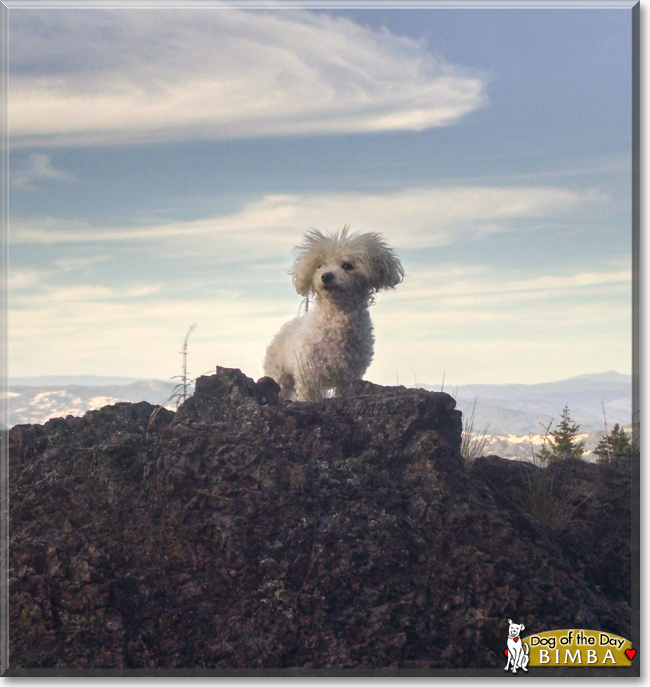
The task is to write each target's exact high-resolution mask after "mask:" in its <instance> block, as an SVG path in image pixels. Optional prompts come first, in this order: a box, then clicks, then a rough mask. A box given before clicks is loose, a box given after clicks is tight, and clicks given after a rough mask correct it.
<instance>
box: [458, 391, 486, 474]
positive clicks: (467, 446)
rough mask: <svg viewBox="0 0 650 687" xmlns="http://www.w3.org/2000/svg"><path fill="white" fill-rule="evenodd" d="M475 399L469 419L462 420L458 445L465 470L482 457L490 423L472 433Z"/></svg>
mask: <svg viewBox="0 0 650 687" xmlns="http://www.w3.org/2000/svg"><path fill="white" fill-rule="evenodd" d="M476 400H477V399H476V398H475V399H474V405H473V406H472V412H471V413H470V415H469V417H467V418H464V422H463V433H462V438H461V443H460V453H461V455H462V456H463V463H464V464H465V467H466V468H469V466H470V465H471V464H472V463H473V462H474V461H475V460H476V459H477V458H480V457H481V456H482V455H483V452H484V451H485V445H486V443H487V436H486V435H487V431H488V429H489V427H490V423H489V422H488V423H486V424H485V425H483V427H482V428H481V429H480V430H479V431H478V432H475V431H474V417H475V413H476Z"/></svg>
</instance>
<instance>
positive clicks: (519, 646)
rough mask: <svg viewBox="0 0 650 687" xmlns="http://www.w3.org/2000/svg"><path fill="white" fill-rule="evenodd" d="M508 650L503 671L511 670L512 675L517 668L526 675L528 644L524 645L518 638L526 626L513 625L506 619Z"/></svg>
mask: <svg viewBox="0 0 650 687" xmlns="http://www.w3.org/2000/svg"><path fill="white" fill-rule="evenodd" d="M508 623H509V624H510V626H509V627H508V648H507V650H506V653H507V654H508V662H507V663H506V667H505V670H512V672H513V673H516V672H517V669H518V668H521V669H522V670H523V671H525V672H526V673H527V672H528V668H526V666H527V665H528V661H529V656H528V653H529V651H530V649H529V648H528V644H524V643H523V642H522V641H521V637H520V636H519V635H520V634H521V632H522V631H523V630H525V629H526V626H525V625H523V624H518V623H513V622H512V620H510V618H508Z"/></svg>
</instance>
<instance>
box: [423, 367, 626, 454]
mask: <svg viewBox="0 0 650 687" xmlns="http://www.w3.org/2000/svg"><path fill="white" fill-rule="evenodd" d="M418 386H421V387H422V388H425V389H429V390H431V391H440V387H439V386H433V385H427V384H423V385H418ZM445 391H447V392H448V393H450V394H451V395H452V396H454V397H455V398H456V402H457V404H458V408H459V409H460V410H461V411H462V413H463V416H464V417H465V419H466V420H467V418H469V417H470V415H471V413H472V410H474V425H473V426H474V431H475V432H476V431H482V430H483V429H484V428H485V427H486V425H487V434H488V435H489V436H490V437H491V439H490V443H489V446H490V450H491V451H492V452H494V453H496V454H497V455H500V456H504V457H515V456H521V455H522V454H523V455H530V439H529V435H530V434H532V435H540V434H544V433H545V429H544V428H546V427H548V426H549V424H550V423H551V422H553V425H552V427H551V430H553V429H554V428H555V426H556V423H557V422H558V420H559V417H560V415H561V413H562V409H563V408H564V406H565V405H568V406H569V411H570V413H571V419H572V420H573V421H574V422H576V423H578V424H579V425H580V429H581V431H582V432H583V433H584V435H585V436H584V439H585V443H586V446H587V448H588V449H593V448H594V447H595V446H596V444H597V443H598V439H599V438H600V436H601V435H602V433H603V432H604V429H605V417H606V418H607V425H608V427H609V428H610V429H611V427H612V426H613V425H614V423H616V422H618V423H619V424H620V425H621V426H623V427H626V426H629V425H631V424H632V377H631V376H630V375H624V374H621V373H619V372H613V371H612V372H603V373H600V374H585V375H579V376H577V377H571V378H570V379H563V380H560V381H558V382H547V383H544V384H466V385H463V386H459V387H457V388H455V389H450V388H446V389H445ZM603 406H604V413H605V415H603Z"/></svg>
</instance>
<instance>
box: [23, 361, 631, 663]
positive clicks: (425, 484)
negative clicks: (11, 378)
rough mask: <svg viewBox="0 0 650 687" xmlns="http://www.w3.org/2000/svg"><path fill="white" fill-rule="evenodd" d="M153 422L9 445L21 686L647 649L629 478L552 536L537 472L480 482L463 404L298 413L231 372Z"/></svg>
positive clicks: (365, 402) (351, 402)
mask: <svg viewBox="0 0 650 687" xmlns="http://www.w3.org/2000/svg"><path fill="white" fill-rule="evenodd" d="M153 410H154V407H153V406H151V405H149V404H148V403H135V404H129V403H118V404H116V405H114V406H107V407H105V408H102V409H101V410H98V411H92V412H90V413H87V414H86V415H85V416H84V417H82V418H73V417H70V416H69V417H68V418H66V419H57V420H50V421H49V422H47V423H46V424H45V425H43V426H39V425H24V426H18V427H15V428H14V429H13V430H11V432H10V456H11V457H10V487H11V495H10V527H11V549H10V628H11V631H10V641H11V646H10V665H11V667H13V668H19V667H23V668H42V667H66V668H163V667H165V668H166V667H207V668H290V667H299V668H361V667H365V668H378V667H382V668H386V667H393V668H397V667H408V668H429V667H431V668H434V667H435V668H438V667H459V668H465V667H498V666H501V665H502V663H503V647H504V645H505V637H506V627H507V619H508V618H512V619H513V620H515V621H516V622H523V623H525V625H526V626H527V631H528V630H530V631H531V632H534V631H543V630H549V629H554V628H572V627H588V628H591V629H602V630H605V631H610V632H614V633H617V634H620V635H623V636H626V637H629V634H630V626H629V623H630V616H629V605H628V604H629V577H630V573H629V569H630V553H629V549H630V547H629V542H630V535H629V526H630V518H629V494H630V489H629V470H627V471H625V470H614V469H613V468H607V470H610V472H609V473H608V474H607V475H605V473H604V471H603V470H601V466H595V465H576V466H568V467H567V468H566V470H565V474H564V476H563V477H562V481H563V484H568V483H569V482H571V480H573V482H575V483H576V484H578V485H579V487H576V491H575V494H574V496H573V497H572V498H573V500H574V502H575V503H574V505H576V509H575V513H573V514H572V516H571V519H570V522H568V524H567V526H566V527H564V528H562V529H561V530H558V529H557V528H556V530H553V529H552V528H550V527H549V526H548V525H547V524H545V523H544V522H543V521H542V520H540V519H539V518H535V517H534V516H532V515H530V513H527V512H526V510H525V508H524V507H523V506H522V503H523V502H522V500H521V498H519V496H518V494H520V493H521V489H522V488H524V487H525V485H526V483H527V482H526V480H527V473H526V470H523V471H522V468H521V466H519V465H515V464H512V463H509V462H508V461H503V460H501V459H499V458H494V457H491V458H486V459H479V460H478V461H477V462H476V463H475V464H474V465H473V466H472V468H471V469H470V470H467V469H466V468H465V467H464V466H463V462H462V459H461V456H460V453H459V446H460V434H461V417H460V413H459V412H458V411H457V410H455V404H454V400H453V399H452V398H451V397H450V396H448V395H447V394H443V393H430V392H426V391H423V390H412V389H404V388H403V387H397V388H395V387H377V386H375V385H372V384H370V383H368V382H358V383H357V385H356V387H355V389H354V396H351V397H350V398H343V399H328V400H326V401H324V402H323V403H319V404H312V403H293V404H279V403H278V401H277V389H276V388H275V386H274V384H273V383H272V382H269V380H263V381H261V382H260V383H258V384H255V383H254V382H253V381H252V380H250V379H248V378H246V377H245V376H244V375H243V374H242V373H241V372H239V370H227V369H222V368H217V374H216V375H214V376H210V377H202V378H200V379H199V380H198V381H197V384H196V390H195V393H194V396H192V397H191V398H189V399H188V400H187V401H186V402H185V403H184V405H183V406H182V407H181V408H179V410H178V411H177V413H176V414H175V415H174V414H173V413H171V412H170V411H166V410H162V411H160V412H159V413H158V414H157V415H156V416H155V418H154V420H153V422H151V415H152V411H153ZM526 469H532V470H534V468H526ZM612 483H613V485H614V486H611V485H612ZM626 518H627V519H626ZM581 528H582V529H581ZM576 542H578V544H579V546H578V545H575V544H576ZM617 571H618V572H619V573H620V574H618V575H617V574H616V572H617Z"/></svg>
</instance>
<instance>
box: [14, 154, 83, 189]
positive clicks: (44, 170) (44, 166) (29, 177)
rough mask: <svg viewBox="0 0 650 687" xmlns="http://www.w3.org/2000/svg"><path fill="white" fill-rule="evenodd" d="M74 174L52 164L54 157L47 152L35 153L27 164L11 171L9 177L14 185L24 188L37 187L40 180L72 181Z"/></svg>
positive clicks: (28, 159)
mask: <svg viewBox="0 0 650 687" xmlns="http://www.w3.org/2000/svg"><path fill="white" fill-rule="evenodd" d="M72 178H73V177H72V175H71V174H68V173H67V172H64V171H63V170H60V169H55V168H54V167H53V166H52V159H51V157H50V156H49V155H46V154H45V153H33V154H32V155H30V156H29V157H28V158H27V161H26V164H25V165H24V166H23V167H22V168H21V169H18V170H16V171H14V172H12V173H11V175H10V177H9V179H10V181H11V183H12V185H13V186H16V187H18V188H22V189H32V188H35V186H36V184H37V182H39V181H71V180H72Z"/></svg>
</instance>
